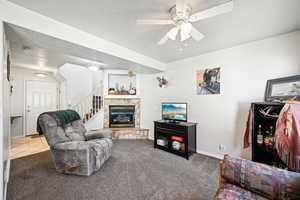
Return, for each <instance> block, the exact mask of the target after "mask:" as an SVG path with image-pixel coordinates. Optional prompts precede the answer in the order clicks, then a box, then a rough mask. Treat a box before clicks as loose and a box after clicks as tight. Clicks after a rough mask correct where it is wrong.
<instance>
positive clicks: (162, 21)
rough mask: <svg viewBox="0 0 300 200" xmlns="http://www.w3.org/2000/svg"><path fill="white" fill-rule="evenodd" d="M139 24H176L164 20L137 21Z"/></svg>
mask: <svg viewBox="0 0 300 200" xmlns="http://www.w3.org/2000/svg"><path fill="white" fill-rule="evenodd" d="M136 23H137V24H148V25H151V24H153V25H165V24H174V22H173V21H172V20H164V19H162V20H161V19H157V20H156V19H153V20H152V19H149V20H148V19H145V20H144V19H141V20H136Z"/></svg>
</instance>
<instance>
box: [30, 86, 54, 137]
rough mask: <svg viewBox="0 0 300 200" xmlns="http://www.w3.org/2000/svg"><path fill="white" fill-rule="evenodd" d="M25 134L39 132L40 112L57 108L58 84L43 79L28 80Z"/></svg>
mask: <svg viewBox="0 0 300 200" xmlns="http://www.w3.org/2000/svg"><path fill="white" fill-rule="evenodd" d="M25 87H26V88H25V101H26V102H25V112H26V113H25V134H26V135H33V134H37V131H36V124H37V118H38V116H39V115H40V114H42V113H43V112H47V111H54V110H57V108H58V106H57V85H56V83H51V82H43V81H26V85H25Z"/></svg>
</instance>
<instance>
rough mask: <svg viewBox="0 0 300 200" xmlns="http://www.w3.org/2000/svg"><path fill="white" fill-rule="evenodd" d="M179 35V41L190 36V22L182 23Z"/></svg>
mask: <svg viewBox="0 0 300 200" xmlns="http://www.w3.org/2000/svg"><path fill="white" fill-rule="evenodd" d="M180 30H181V31H180V36H181V41H184V40H187V39H189V38H190V37H191V32H192V24H191V23H183V24H182V25H181V28H180Z"/></svg>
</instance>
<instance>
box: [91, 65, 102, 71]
mask: <svg viewBox="0 0 300 200" xmlns="http://www.w3.org/2000/svg"><path fill="white" fill-rule="evenodd" d="M88 69H89V70H91V71H98V70H99V69H100V67H98V66H89V67H88Z"/></svg>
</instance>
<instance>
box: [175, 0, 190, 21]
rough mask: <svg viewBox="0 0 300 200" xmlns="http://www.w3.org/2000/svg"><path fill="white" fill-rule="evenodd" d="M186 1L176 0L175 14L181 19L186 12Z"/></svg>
mask: <svg viewBox="0 0 300 200" xmlns="http://www.w3.org/2000/svg"><path fill="white" fill-rule="evenodd" d="M186 6H187V0H176V14H177V16H179V17H181V16H184V14H185V12H186Z"/></svg>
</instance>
